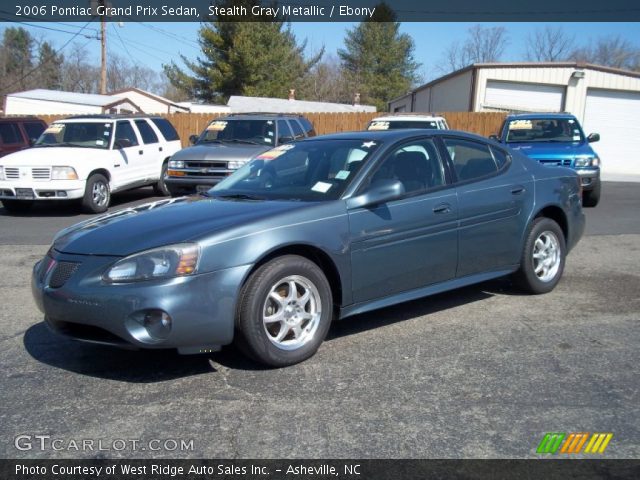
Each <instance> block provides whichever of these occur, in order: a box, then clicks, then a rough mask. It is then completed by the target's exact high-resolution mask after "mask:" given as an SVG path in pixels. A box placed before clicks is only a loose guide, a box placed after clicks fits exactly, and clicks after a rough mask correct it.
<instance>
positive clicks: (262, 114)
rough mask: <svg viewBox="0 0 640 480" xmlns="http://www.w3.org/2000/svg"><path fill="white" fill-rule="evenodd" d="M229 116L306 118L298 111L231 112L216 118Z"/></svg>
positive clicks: (237, 117)
mask: <svg viewBox="0 0 640 480" xmlns="http://www.w3.org/2000/svg"><path fill="white" fill-rule="evenodd" d="M227 118H233V119H239V120H243V119H252V120H255V119H258V120H259V119H260V118H265V119H272V118H304V115H300V114H298V113H275V112H274V113H271V112H244V113H229V114H227V115H225V116H224V117H218V118H216V119H215V120H224V119H227Z"/></svg>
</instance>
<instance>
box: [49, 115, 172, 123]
mask: <svg viewBox="0 0 640 480" xmlns="http://www.w3.org/2000/svg"><path fill="white" fill-rule="evenodd" d="M138 118H162V117H161V116H160V115H148V114H145V113H126V114H122V113H106V114H96V115H74V116H72V117H67V118H61V119H59V120H56V122H58V121H66V120H123V119H138Z"/></svg>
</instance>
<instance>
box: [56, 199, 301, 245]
mask: <svg viewBox="0 0 640 480" xmlns="http://www.w3.org/2000/svg"><path fill="white" fill-rule="evenodd" d="M305 205H306V204H305V203H304V202H295V201H246V200H243V201H240V200H228V199H227V200H222V199H215V198H211V197H205V196H201V195H194V196H190V197H181V198H175V199H168V200H160V201H158V202H154V203H147V204H144V205H140V206H137V207H133V208H126V209H123V210H119V211H116V212H113V213H108V214H106V215H102V216H99V217H95V218H91V219H89V220H86V221H84V222H81V223H78V224H76V225H73V226H71V227H69V228H67V229H65V230H62V231H61V232H60V233H58V235H57V236H56V238H55V239H54V241H53V248H54V249H55V250H57V251H59V252H62V253H70V254H79V255H113V256H126V255H130V254H132V253H136V252H140V251H144V250H148V249H150V248H155V247H160V246H163V245H170V244H174V243H181V242H188V241H196V240H198V239H201V238H203V237H205V236H207V235H210V234H213V233H215V232H218V231H220V230H222V229H228V228H232V227H238V226H241V225H246V224H247V223H250V222H254V221H257V220H264V219H265V218H267V217H269V216H274V215H277V214H280V213H289V212H291V211H293V210H297V209H301V208H304V207H305Z"/></svg>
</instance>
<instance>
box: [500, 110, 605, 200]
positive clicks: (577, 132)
mask: <svg viewBox="0 0 640 480" xmlns="http://www.w3.org/2000/svg"><path fill="white" fill-rule="evenodd" d="M493 138H494V139H496V140H498V141H500V142H502V143H504V144H505V145H508V146H509V147H511V148H512V149H513V150H518V151H520V152H522V153H524V154H525V155H527V156H528V157H531V158H533V159H534V160H537V161H538V162H540V163H541V164H543V165H547V166H553V167H556V166H563V167H569V168H573V169H574V170H575V171H576V172H578V175H580V178H581V179H582V190H583V203H584V206H585V207H595V206H596V205H598V202H599V201H600V192H601V190H602V185H601V182H600V158H599V157H598V155H597V154H596V152H595V151H594V150H593V148H591V145H590V143H593V142H597V141H599V140H600V135H599V134H597V133H592V134H590V135H589V136H588V137H587V136H585V134H584V133H583V131H582V127H581V126H580V122H578V119H577V118H576V117H574V116H573V115H571V114H568V113H535V114H520V115H509V116H507V118H506V119H505V121H504V122H503V124H502V127H501V128H500V133H499V135H498V136H493Z"/></svg>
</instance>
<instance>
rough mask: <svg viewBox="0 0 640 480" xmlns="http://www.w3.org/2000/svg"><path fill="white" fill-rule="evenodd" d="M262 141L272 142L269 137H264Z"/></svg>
mask: <svg viewBox="0 0 640 480" xmlns="http://www.w3.org/2000/svg"><path fill="white" fill-rule="evenodd" d="M264 141H265V142H267V143H271V142H272V140H271V139H270V138H266V137H265V139H264Z"/></svg>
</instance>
